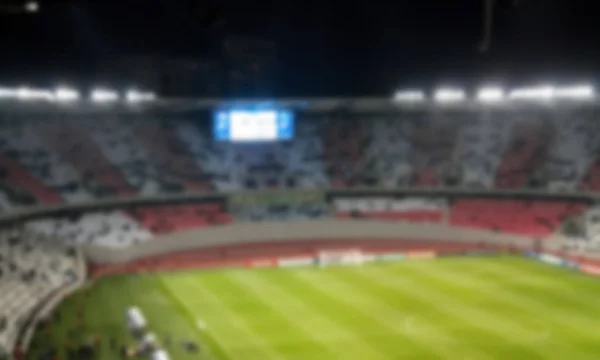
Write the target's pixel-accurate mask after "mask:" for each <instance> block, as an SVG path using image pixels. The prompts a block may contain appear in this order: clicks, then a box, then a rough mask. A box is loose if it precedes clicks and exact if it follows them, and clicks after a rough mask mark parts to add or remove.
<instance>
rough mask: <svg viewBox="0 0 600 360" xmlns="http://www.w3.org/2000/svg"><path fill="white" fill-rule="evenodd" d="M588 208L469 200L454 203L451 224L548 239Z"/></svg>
mask: <svg viewBox="0 0 600 360" xmlns="http://www.w3.org/2000/svg"><path fill="white" fill-rule="evenodd" d="M585 207H586V206H585V204H583V203H568V202H558V201H544V200H534V201H525V200H496V199H494V200H490V199H465V200H457V201H455V202H454V203H453V205H452V208H451V213H450V223H451V224H452V225H455V226H465V227H472V228H481V229H488V230H497V231H499V232H506V233H512V234H519V235H526V236H548V235H550V234H552V233H553V232H554V231H555V230H556V229H557V228H558V227H560V225H561V224H562V223H563V222H564V221H565V220H566V219H568V218H569V217H571V216H574V215H577V214H580V213H581V212H583V211H584V209H585Z"/></svg>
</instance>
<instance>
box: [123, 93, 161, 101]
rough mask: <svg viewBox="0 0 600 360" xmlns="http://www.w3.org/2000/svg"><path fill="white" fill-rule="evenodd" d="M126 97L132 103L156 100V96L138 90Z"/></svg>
mask: <svg viewBox="0 0 600 360" xmlns="http://www.w3.org/2000/svg"><path fill="white" fill-rule="evenodd" d="M125 97H126V98H127V101H128V102H132V103H137V102H144V101H153V100H156V94H154V93H152V92H141V91H137V90H129V91H128V92H127V94H126V95H125Z"/></svg>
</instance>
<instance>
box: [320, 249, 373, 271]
mask: <svg viewBox="0 0 600 360" xmlns="http://www.w3.org/2000/svg"><path fill="white" fill-rule="evenodd" d="M364 262H365V255H364V253H363V252H362V250H360V249H342V250H340V249H338V250H321V251H319V253H318V254H317V264H318V265H319V266H321V267H324V266H332V265H361V264H362V263H364Z"/></svg>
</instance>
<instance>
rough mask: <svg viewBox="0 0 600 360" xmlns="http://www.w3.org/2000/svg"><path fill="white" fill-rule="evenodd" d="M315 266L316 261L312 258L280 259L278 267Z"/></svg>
mask: <svg viewBox="0 0 600 360" xmlns="http://www.w3.org/2000/svg"><path fill="white" fill-rule="evenodd" d="M312 265H315V259H314V258H312V257H295V258H279V259H278V260H277V266H279V267H300V266H312Z"/></svg>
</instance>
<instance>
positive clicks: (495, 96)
mask: <svg viewBox="0 0 600 360" xmlns="http://www.w3.org/2000/svg"><path fill="white" fill-rule="evenodd" d="M504 95H505V94H504V90H502V89H500V88H483V89H481V90H479V92H478V93H477V100H479V101H481V102H499V101H502V100H504Z"/></svg>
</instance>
